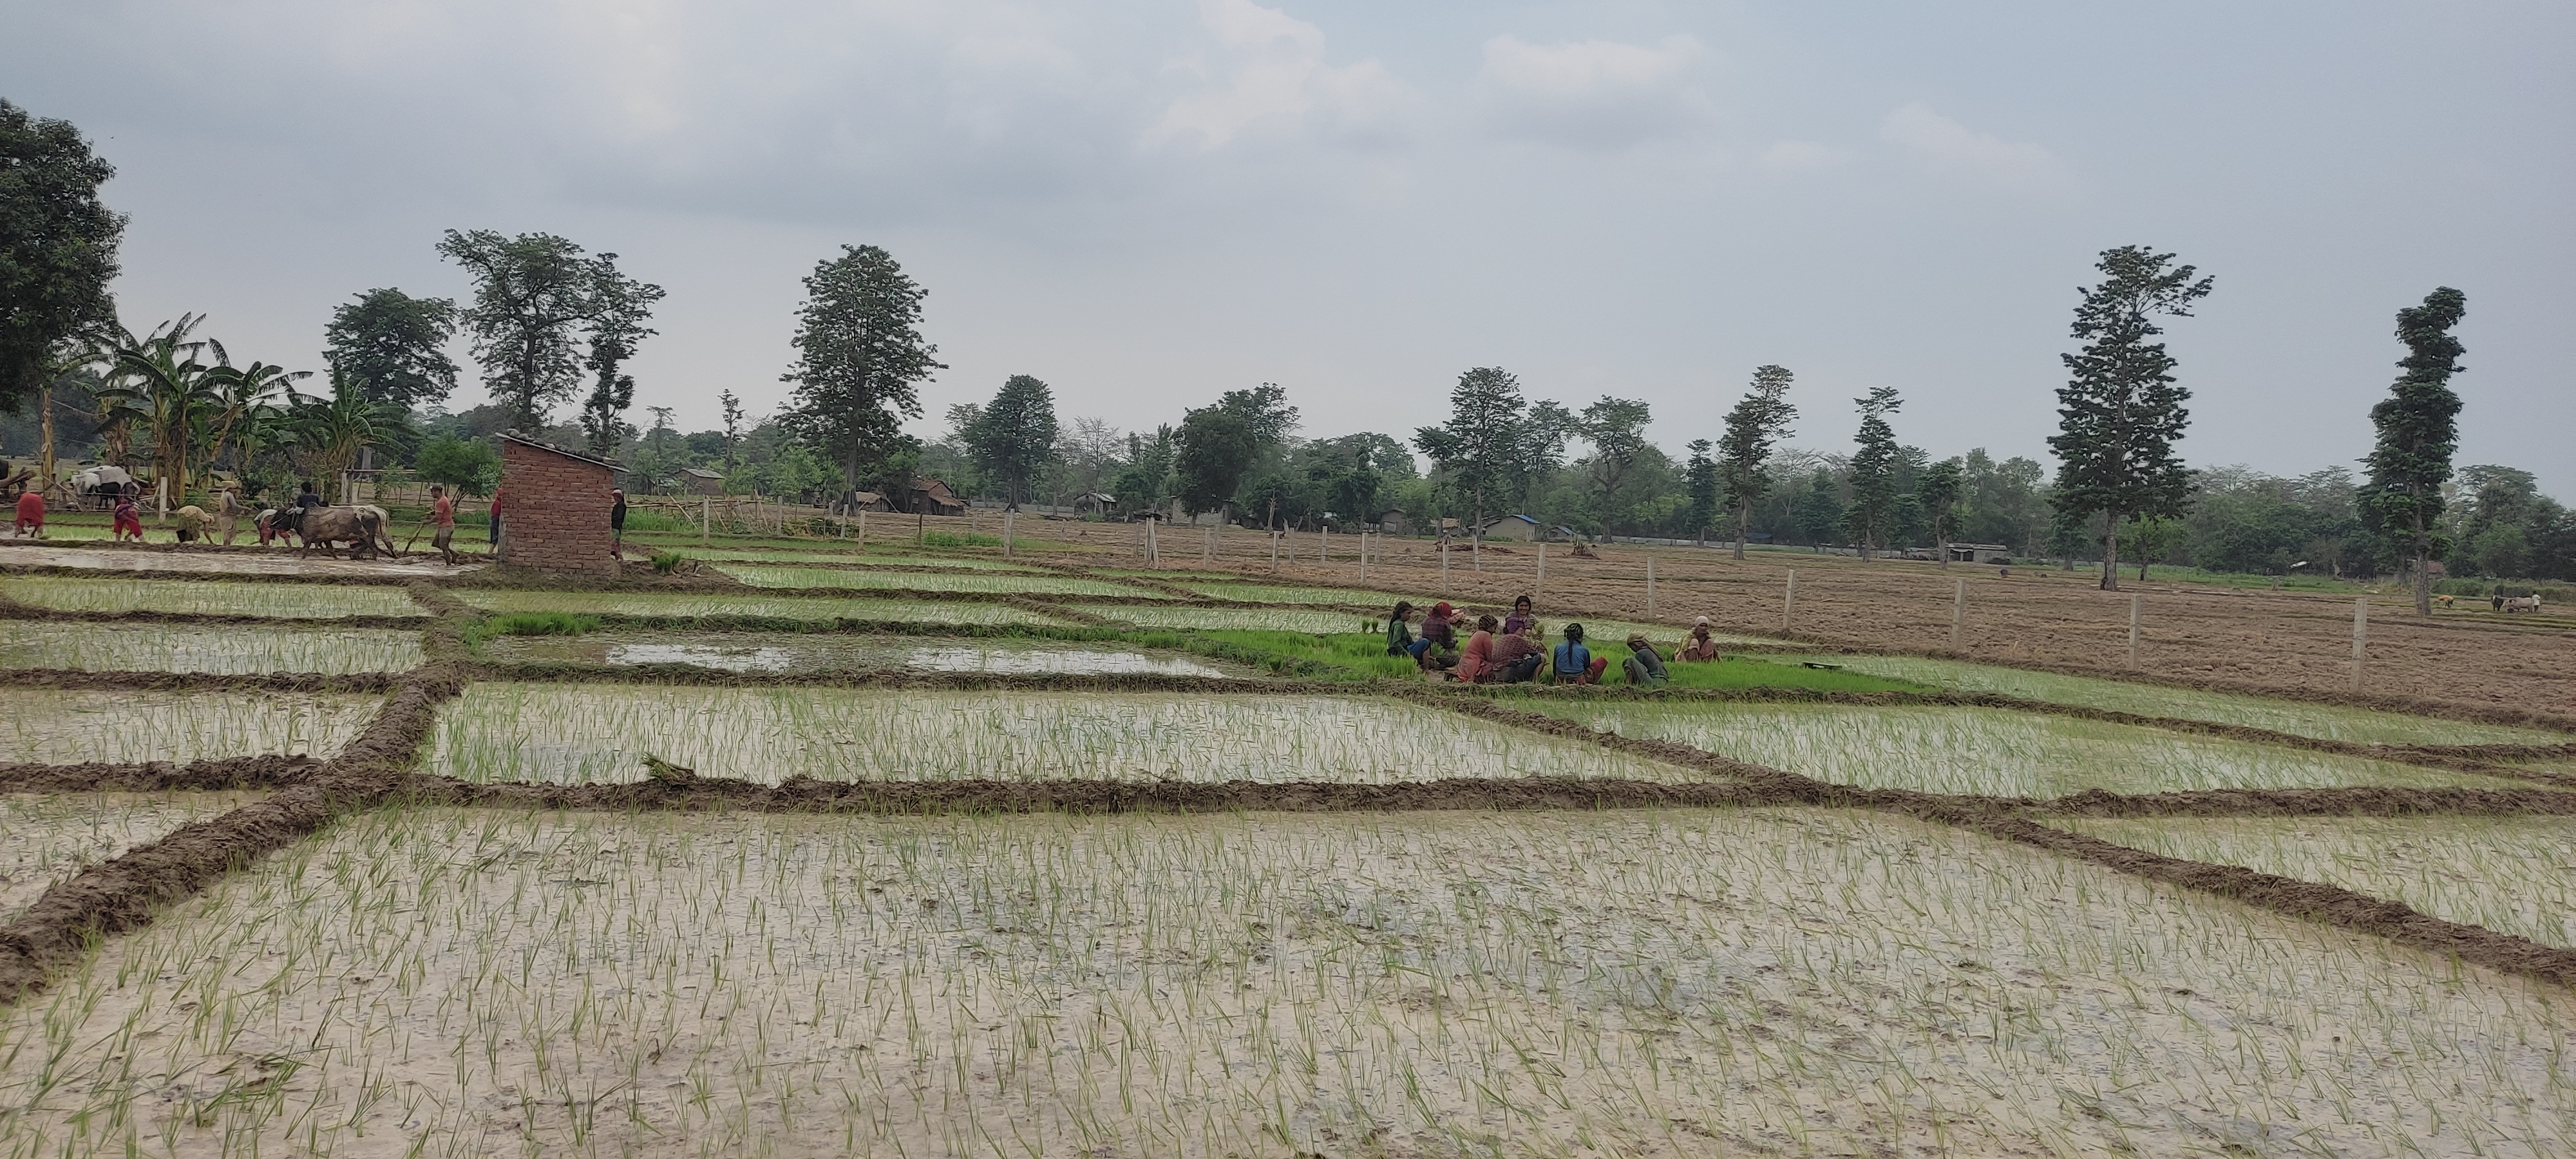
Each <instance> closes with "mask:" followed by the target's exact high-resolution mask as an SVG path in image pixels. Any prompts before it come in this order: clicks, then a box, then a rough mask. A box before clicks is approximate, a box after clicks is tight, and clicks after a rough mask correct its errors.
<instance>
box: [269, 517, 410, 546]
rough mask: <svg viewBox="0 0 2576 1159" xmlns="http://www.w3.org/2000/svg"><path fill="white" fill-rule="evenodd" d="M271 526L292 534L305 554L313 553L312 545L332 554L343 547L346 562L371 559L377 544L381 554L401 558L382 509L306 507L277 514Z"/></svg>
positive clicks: (391, 522) (387, 519) (390, 526)
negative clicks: (348, 558) (324, 548)
mask: <svg viewBox="0 0 2576 1159" xmlns="http://www.w3.org/2000/svg"><path fill="white" fill-rule="evenodd" d="M273 525H274V526H277V527H279V528H281V529H283V530H289V531H293V532H294V533H295V537H296V538H298V539H301V540H303V541H304V548H303V550H304V551H307V552H310V551H312V550H313V545H314V544H315V543H320V544H323V545H324V546H325V547H326V548H329V549H331V550H334V551H336V550H338V547H339V545H340V544H342V543H346V544H348V545H349V556H350V558H352V559H369V558H372V557H374V555H375V554H376V545H377V544H379V543H381V544H383V545H384V549H385V554H387V555H400V554H402V553H401V551H400V550H398V549H397V548H395V547H394V534H393V518H392V517H391V516H389V515H386V514H385V509H384V508H382V507H376V506H364V507H306V508H301V509H294V510H288V511H280V512H278V513H277V518H276V520H274V521H273Z"/></svg>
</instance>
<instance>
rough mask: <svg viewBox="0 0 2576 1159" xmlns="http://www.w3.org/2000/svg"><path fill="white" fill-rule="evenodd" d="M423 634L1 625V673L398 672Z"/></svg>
mask: <svg viewBox="0 0 2576 1159" xmlns="http://www.w3.org/2000/svg"><path fill="white" fill-rule="evenodd" d="M420 663H421V650H420V633H418V632H411V631H403V630H399V629H390V628H271V627H265V626H256V625H241V624H227V625H225V626H223V627H219V628H215V627H198V626H193V625H159V624H156V625H150V626H145V625H124V624H85V623H53V622H48V621H43V620H0V668H64V669H73V670H77V671H82V672H199V673H209V674H215V675H227V676H229V675H239V674H257V673H270V672H320V673H325V674H328V675H333V676H338V675H344V674H347V673H352V672H400V671H403V670H405V669H410V668H417V667H419V666H420Z"/></svg>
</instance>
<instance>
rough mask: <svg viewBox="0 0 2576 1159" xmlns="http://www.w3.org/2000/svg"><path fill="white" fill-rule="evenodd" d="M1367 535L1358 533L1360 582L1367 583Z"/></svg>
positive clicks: (1366, 533)
mask: <svg viewBox="0 0 2576 1159" xmlns="http://www.w3.org/2000/svg"><path fill="white" fill-rule="evenodd" d="M1368 553H1369V533H1368V532H1365V531H1363V532H1360V582H1361V583H1367V582H1368Z"/></svg>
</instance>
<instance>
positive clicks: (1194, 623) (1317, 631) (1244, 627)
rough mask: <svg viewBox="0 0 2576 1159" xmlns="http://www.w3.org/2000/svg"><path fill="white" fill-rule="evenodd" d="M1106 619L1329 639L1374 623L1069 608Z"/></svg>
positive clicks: (1246, 613)
mask: <svg viewBox="0 0 2576 1159" xmlns="http://www.w3.org/2000/svg"><path fill="white" fill-rule="evenodd" d="M1068 606H1069V607H1072V608H1075V609H1077V610H1080V611H1084V612H1088V613H1090V614H1092V615H1095V616H1100V617H1103V618H1105V619H1110V620H1116V621H1118V622H1120V623H1124V624H1133V625H1135V626H1137V627H1139V628H1176V629H1184V630H1197V631H1262V632H1298V633H1303V634H1305V635H1310V636H1330V635H1338V634H1341V633H1346V632H1354V631H1368V628H1369V625H1370V624H1372V623H1375V622H1376V621H1372V620H1370V619H1369V618H1368V617H1366V616H1353V615H1345V614H1343V613H1341V612H1326V611H1320V610H1309V609H1305V608H1167V607H1155V606H1153V605H1151V604H1107V605H1092V606H1084V605H1081V604H1072V605H1068Z"/></svg>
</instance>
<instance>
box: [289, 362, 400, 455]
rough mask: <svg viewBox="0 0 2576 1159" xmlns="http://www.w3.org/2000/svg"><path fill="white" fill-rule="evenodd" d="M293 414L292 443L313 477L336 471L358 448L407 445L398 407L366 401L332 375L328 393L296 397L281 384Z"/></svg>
mask: <svg viewBox="0 0 2576 1159" xmlns="http://www.w3.org/2000/svg"><path fill="white" fill-rule="evenodd" d="M286 392H287V397H288V399H290V400H291V401H290V404H289V407H290V411H291V413H292V414H293V416H294V422H295V428H296V442H297V444H298V445H299V446H301V447H302V448H303V451H304V469H305V470H306V471H307V472H308V473H310V474H311V475H312V476H313V477H315V478H326V477H329V476H333V475H337V474H339V473H340V472H341V471H342V470H345V469H347V467H348V465H349V464H350V463H351V462H353V461H355V460H356V459H357V457H358V451H359V449H360V448H363V447H370V446H377V447H392V448H395V449H400V448H402V447H404V446H408V445H409V444H410V442H411V438H412V430H411V426H410V424H409V422H408V421H407V419H408V417H409V416H408V415H406V414H405V412H404V411H403V408H401V407H398V406H395V405H393V404H391V403H379V402H369V401H367V399H366V397H365V396H364V395H361V394H360V393H358V391H357V390H356V389H354V388H353V387H352V386H351V385H350V384H349V383H348V382H347V381H346V380H344V379H342V378H341V377H340V376H339V375H338V374H336V373H335V374H333V375H332V376H331V394H330V396H329V397H327V398H325V397H321V396H318V395H300V394H297V393H295V388H294V387H292V386H290V387H287V388H286Z"/></svg>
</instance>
